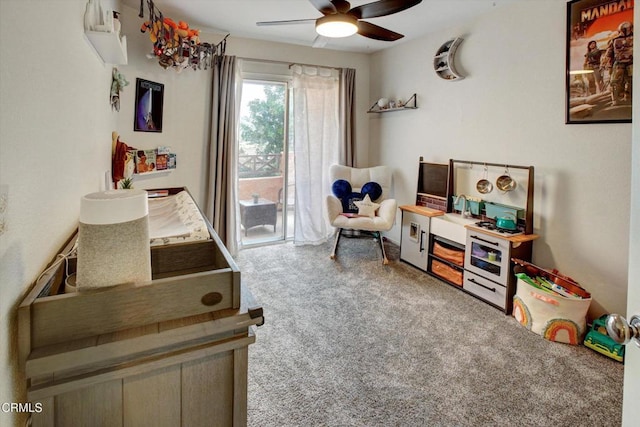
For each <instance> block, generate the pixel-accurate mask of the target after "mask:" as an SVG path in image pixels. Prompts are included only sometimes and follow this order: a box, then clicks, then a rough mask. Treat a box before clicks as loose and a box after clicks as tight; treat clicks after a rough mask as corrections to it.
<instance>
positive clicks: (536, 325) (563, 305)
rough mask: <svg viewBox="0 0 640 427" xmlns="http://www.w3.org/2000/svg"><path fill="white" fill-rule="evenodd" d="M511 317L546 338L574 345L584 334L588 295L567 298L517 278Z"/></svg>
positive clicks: (588, 303)
mask: <svg viewBox="0 0 640 427" xmlns="http://www.w3.org/2000/svg"><path fill="white" fill-rule="evenodd" d="M517 287H518V288H517V290H516V294H515V295H514V297H513V317H515V318H516V320H517V321H518V322H520V324H521V325H522V326H524V327H525V328H527V329H528V330H530V331H531V332H535V333H536V334H538V335H541V336H542V337H544V338H545V339H547V340H549V341H556V342H562V343H566V344H572V345H578V344H580V343H581V342H582V338H583V337H584V334H585V331H586V327H587V322H586V316H587V311H588V310H589V305H590V304H591V298H582V299H581V298H568V297H564V296H562V295H559V294H554V293H551V292H546V291H543V290H541V289H538V288H536V287H534V286H532V285H530V284H528V283H527V282H525V281H524V280H522V279H520V278H518V281H517Z"/></svg>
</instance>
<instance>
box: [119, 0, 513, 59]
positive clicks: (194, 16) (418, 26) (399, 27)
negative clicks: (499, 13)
mask: <svg viewBox="0 0 640 427" xmlns="http://www.w3.org/2000/svg"><path fill="white" fill-rule="evenodd" d="M122 1H123V3H124V4H126V5H127V6H130V7H133V8H135V9H136V10H138V9H139V7H140V0H122ZM515 1H525V0H423V1H422V3H420V4H418V5H417V6H414V7H413V8H410V9H407V10H405V11H402V12H399V13H396V14H393V15H389V16H384V17H380V18H372V19H369V20H368V21H369V22H371V23H373V24H376V25H379V26H381V27H385V28H388V29H390V30H392V31H395V32H398V33H401V34H404V36H405V37H404V38H402V39H400V40H398V41H395V42H383V41H377V40H372V39H369V38H366V37H362V36H360V35H357V34H356V35H353V36H351V37H346V38H343V39H327V43H326V45H325V46H324V48H325V49H335V50H344V51H352V52H365V53H371V52H375V51H378V50H381V49H384V48H387V47H390V46H393V45H397V44H399V43H402V42H404V41H407V40H411V39H414V38H417V37H421V36H423V35H425V34H427V33H430V32H433V31H439V30H442V29H444V28H446V27H447V26H450V25H457V24H460V23H461V22H465V21H467V20H469V19H471V18H473V17H474V16H477V15H480V14H483V13H486V12H488V11H489V10H491V9H492V8H494V7H500V6H502V5H504V4H507V3H512V2H515ZM372 2H373V0H353V1H351V7H355V6H360V5H363V4H366V3H372ZM146 4H147V0H144V5H145V6H144V10H145V18H148V17H149V13H148V10H147V6H146ZM154 4H155V5H156V7H157V8H159V9H160V11H162V13H163V14H164V15H165V16H167V17H170V18H172V19H173V20H174V21H176V22H177V21H179V20H183V21H186V22H187V23H188V24H189V26H190V27H192V28H197V29H200V30H202V31H205V32H211V33H219V34H221V35H223V34H227V33H230V34H231V36H234V37H243V38H256V39H261V40H269V41H275V42H285V43H292V44H299V45H304V46H311V45H312V44H313V42H314V40H315V38H316V32H315V27H314V24H313V22H310V23H305V24H293V25H282V26H267V27H264V26H263V27H258V26H257V25H256V22H258V21H280V20H292V19H315V18H319V17H321V16H322V14H321V13H320V12H318V11H317V10H316V9H315V8H314V7H313V5H312V4H311V3H310V2H309V1H307V0H154Z"/></svg>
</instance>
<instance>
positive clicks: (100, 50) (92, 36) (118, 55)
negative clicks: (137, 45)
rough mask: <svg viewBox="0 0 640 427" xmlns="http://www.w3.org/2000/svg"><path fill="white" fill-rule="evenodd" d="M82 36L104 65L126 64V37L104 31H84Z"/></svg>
mask: <svg viewBox="0 0 640 427" xmlns="http://www.w3.org/2000/svg"><path fill="white" fill-rule="evenodd" d="M84 35H85V37H86V39H87V41H88V42H89V44H90V45H91V46H92V47H93V49H94V50H95V51H96V53H97V54H98V56H99V57H100V58H101V59H102V61H103V62H104V63H105V64H114V65H126V64H127V36H122V38H121V37H120V36H119V35H118V33H109V32H105V31H85V32H84Z"/></svg>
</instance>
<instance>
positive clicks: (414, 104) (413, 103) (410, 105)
mask: <svg viewBox="0 0 640 427" xmlns="http://www.w3.org/2000/svg"><path fill="white" fill-rule="evenodd" d="M416 108H418V101H417V100H416V94H415V93H414V94H413V95H411V98H409V99H408V100H407V102H405V103H404V104H403V105H402V107H387V108H380V107H379V106H378V101H376V102H374V103H373V105H372V106H371V107H370V108H369V110H367V113H388V112H390V111H400V110H415V109H416Z"/></svg>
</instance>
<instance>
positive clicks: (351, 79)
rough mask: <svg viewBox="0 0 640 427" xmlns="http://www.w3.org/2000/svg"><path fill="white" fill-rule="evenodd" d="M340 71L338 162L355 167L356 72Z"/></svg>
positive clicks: (348, 69)
mask: <svg viewBox="0 0 640 427" xmlns="http://www.w3.org/2000/svg"><path fill="white" fill-rule="evenodd" d="M340 71H341V72H340V134H341V138H342V140H343V141H342V152H341V153H340V157H341V159H340V160H341V162H342V164H343V165H345V166H352V167H355V166H356V147H355V140H356V138H355V133H356V127H355V103H356V70H355V69H353V68H342V69H341V70H340Z"/></svg>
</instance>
